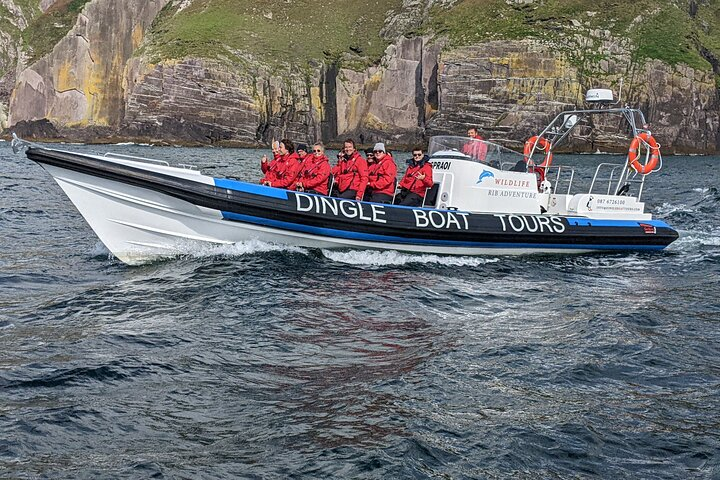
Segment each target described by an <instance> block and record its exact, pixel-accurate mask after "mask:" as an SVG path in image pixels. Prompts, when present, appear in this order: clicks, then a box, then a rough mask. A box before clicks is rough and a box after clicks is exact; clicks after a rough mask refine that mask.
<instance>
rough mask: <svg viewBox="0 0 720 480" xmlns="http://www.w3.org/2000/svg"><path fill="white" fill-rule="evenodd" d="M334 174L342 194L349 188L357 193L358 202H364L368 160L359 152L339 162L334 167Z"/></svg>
mask: <svg viewBox="0 0 720 480" xmlns="http://www.w3.org/2000/svg"><path fill="white" fill-rule="evenodd" d="M332 174H333V176H334V177H335V184H336V185H337V186H338V190H339V191H340V193H342V192H344V191H345V190H347V189H348V188H349V189H351V190H355V191H356V192H357V195H355V199H356V200H362V198H363V195H365V188H366V187H367V181H368V166H367V160H365V159H364V158H363V157H362V156H361V155H360V153H359V152H358V151H357V150H356V151H355V152H354V153H353V154H352V156H351V157H350V158H348V159H346V160H341V161H339V162H338V164H337V165H336V166H335V167H333V169H332Z"/></svg>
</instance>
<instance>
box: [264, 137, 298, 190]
mask: <svg viewBox="0 0 720 480" xmlns="http://www.w3.org/2000/svg"><path fill="white" fill-rule="evenodd" d="M273 147H274V148H273V156H274V158H273V159H272V161H269V160H268V158H267V155H263V157H262V160H261V161H260V168H261V169H262V171H263V173H264V174H265V176H264V177H263V178H261V179H260V184H261V185H265V186H268V187H276V188H289V187H291V186H292V185H294V184H295V179H296V178H297V175H298V172H299V171H300V162H299V157H298V154H297V153H295V145H293V143H292V142H291V141H290V140H288V139H287V138H283V139H282V140H280V142H279V143H277V144H274V145H273Z"/></svg>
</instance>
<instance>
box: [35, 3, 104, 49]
mask: <svg viewBox="0 0 720 480" xmlns="http://www.w3.org/2000/svg"><path fill="white" fill-rule="evenodd" d="M88 1H90V0H60V1H58V2H56V3H55V4H53V6H51V7H50V8H49V9H48V11H46V12H45V13H44V14H42V15H38V16H36V17H35V19H34V20H33V21H32V22H31V23H30V25H28V28H27V29H25V31H24V32H23V40H24V42H25V44H26V45H27V46H28V47H29V53H30V62H29V63H33V62H34V61H36V60H38V59H40V58H41V57H43V56H44V55H46V54H48V53H50V52H51V51H52V49H53V47H55V45H56V44H57V43H58V42H59V41H60V40H61V39H62V38H63V37H64V36H65V35H67V33H68V32H69V31H70V29H71V28H72V27H73V26H74V25H75V22H76V21H77V16H78V14H79V13H80V12H81V11H82V9H83V7H84V6H85V4H86V3H88ZM34 3H35V5H37V3H38V2H34ZM36 8H37V7H36Z"/></svg>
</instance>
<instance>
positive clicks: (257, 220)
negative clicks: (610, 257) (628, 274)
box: [222, 212, 665, 250]
mask: <svg viewBox="0 0 720 480" xmlns="http://www.w3.org/2000/svg"><path fill="white" fill-rule="evenodd" d="M222 215H223V218H225V219H227V220H233V221H238V222H244V223H251V224H254V225H262V226H265V227H272V228H278V229H281V230H290V231H294V232H302V233H308V234H312V235H318V236H325V237H333V238H344V239H348V240H363V241H370V242H384V243H399V244H404V245H441V246H448V247H475V248H553V249H573V250H662V249H663V248H665V246H664V245H602V244H599V245H595V244H583V245H577V244H564V243H491V242H456V241H452V240H431V239H409V238H405V237H395V236H391V235H376V234H372V233H359V232H351V231H347V230H336V229H333V228H323V227H313V226H310V225H303V224H299V223H290V222H283V221H280V220H272V219H269V218H261V217H254V216H251V215H242V214H238V213H233V212H222ZM630 223H633V225H624V226H635V227H636V226H637V222H630ZM648 223H649V222H648ZM660 223H662V222H660Z"/></svg>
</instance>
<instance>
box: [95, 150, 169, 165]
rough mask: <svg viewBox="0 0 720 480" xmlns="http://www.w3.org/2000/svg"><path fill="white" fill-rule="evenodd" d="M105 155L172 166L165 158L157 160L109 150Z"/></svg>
mask: <svg viewBox="0 0 720 480" xmlns="http://www.w3.org/2000/svg"><path fill="white" fill-rule="evenodd" d="M104 156H105V157H111V158H112V157H116V158H120V159H122V158H126V159H131V160H140V161H143V162H148V163H156V164H158V165H165V166H166V167H169V166H170V164H169V163H168V162H166V161H165V160H155V159H154V158H145V157H136V156H135V155H124V154H121V153H111V152H107V153H106V154H105V155H104Z"/></svg>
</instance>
